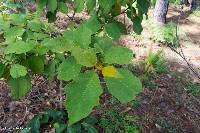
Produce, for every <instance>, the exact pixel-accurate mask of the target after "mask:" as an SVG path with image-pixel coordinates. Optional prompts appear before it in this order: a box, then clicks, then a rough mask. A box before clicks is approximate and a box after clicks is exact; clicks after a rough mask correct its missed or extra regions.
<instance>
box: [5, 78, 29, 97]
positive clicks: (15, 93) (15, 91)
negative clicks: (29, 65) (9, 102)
mask: <svg viewBox="0 0 200 133" xmlns="http://www.w3.org/2000/svg"><path fill="white" fill-rule="evenodd" d="M8 86H9V87H10V89H11V96H12V97H13V98H14V99H19V98H21V97H24V96H25V95H26V94H27V93H28V92H29V90H30V89H31V79H30V77H28V76H26V77H20V78H17V79H14V78H10V79H9V80H8Z"/></svg>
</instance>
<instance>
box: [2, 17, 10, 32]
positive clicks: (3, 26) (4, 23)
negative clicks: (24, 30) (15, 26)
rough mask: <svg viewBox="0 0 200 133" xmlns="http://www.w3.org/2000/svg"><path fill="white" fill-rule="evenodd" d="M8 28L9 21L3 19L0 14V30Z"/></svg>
mask: <svg viewBox="0 0 200 133" xmlns="http://www.w3.org/2000/svg"><path fill="white" fill-rule="evenodd" d="M9 28H10V23H9V22H6V21H4V20H3V18H2V17H1V16H0V31H1V30H7V29H9Z"/></svg>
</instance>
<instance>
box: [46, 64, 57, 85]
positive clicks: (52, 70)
mask: <svg viewBox="0 0 200 133" xmlns="http://www.w3.org/2000/svg"><path fill="white" fill-rule="evenodd" d="M56 65H57V61H56V60H52V61H51V62H50V63H49V64H48V66H47V68H46V69H45V72H46V74H47V76H48V80H49V81H50V82H51V81H53V80H54V76H55V72H56Z"/></svg>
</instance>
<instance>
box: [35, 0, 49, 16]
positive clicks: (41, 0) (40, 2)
mask: <svg viewBox="0 0 200 133" xmlns="http://www.w3.org/2000/svg"><path fill="white" fill-rule="evenodd" d="M36 2H37V11H38V12H39V14H40V13H41V11H42V9H43V8H44V6H46V4H47V0H37V1H36Z"/></svg>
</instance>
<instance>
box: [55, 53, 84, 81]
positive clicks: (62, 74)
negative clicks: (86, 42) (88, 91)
mask: <svg viewBox="0 0 200 133" xmlns="http://www.w3.org/2000/svg"><path fill="white" fill-rule="evenodd" d="M80 70H81V65H79V64H77V62H76V60H75V59H74V58H72V57H70V58H68V59H66V60H65V61H64V62H63V63H62V64H61V65H60V66H59V68H58V79H59V80H66V81H68V80H71V79H74V78H76V77H77V76H78V75H79V73H80Z"/></svg>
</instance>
